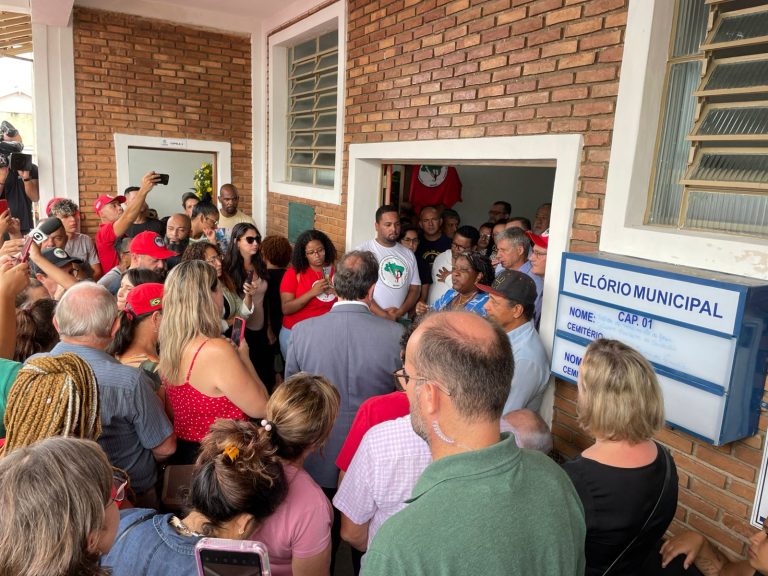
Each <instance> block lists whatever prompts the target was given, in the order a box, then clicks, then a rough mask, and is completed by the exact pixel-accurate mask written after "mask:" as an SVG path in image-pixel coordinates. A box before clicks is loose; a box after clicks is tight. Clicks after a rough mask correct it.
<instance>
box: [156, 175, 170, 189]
mask: <svg viewBox="0 0 768 576" xmlns="http://www.w3.org/2000/svg"><path fill="white" fill-rule="evenodd" d="M158 176H160V182H158V184H162V185H163V186H168V178H170V177H169V176H168V174H158Z"/></svg>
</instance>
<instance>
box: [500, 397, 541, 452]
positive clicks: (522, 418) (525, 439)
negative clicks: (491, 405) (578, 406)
mask: <svg viewBox="0 0 768 576" xmlns="http://www.w3.org/2000/svg"><path fill="white" fill-rule="evenodd" d="M501 429H502V432H507V431H509V432H511V433H512V434H513V435H514V437H515V442H516V443H517V445H518V446H520V448H527V449H528V450H538V451H539V452H544V454H549V453H550V452H551V451H552V433H551V432H550V430H549V426H547V423H546V422H545V421H544V418H542V417H541V416H540V415H539V413H538V412H534V411H533V410H529V409H528V408H521V409H520V410H512V412H509V413H507V414H504V417H503V418H502V419H501Z"/></svg>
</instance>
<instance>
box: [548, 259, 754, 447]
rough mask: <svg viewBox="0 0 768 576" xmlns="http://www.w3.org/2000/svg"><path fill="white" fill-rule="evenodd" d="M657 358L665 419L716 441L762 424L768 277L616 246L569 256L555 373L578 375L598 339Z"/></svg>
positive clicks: (734, 437)
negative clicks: (637, 254)
mask: <svg viewBox="0 0 768 576" xmlns="http://www.w3.org/2000/svg"><path fill="white" fill-rule="evenodd" d="M597 338H611V339H615V340H621V341H622V342H625V343H626V344H628V345H629V346H632V347H633V348H635V349H637V350H638V351H639V352H641V353H642V354H643V355H644V356H645V357H646V358H647V359H648V360H649V361H650V362H651V364H652V365H653V367H654V369H655V370H656V374H657V376H658V378H659V383H660V384H661V387H662V389H663V391H664V405H665V411H666V416H667V421H668V423H669V424H670V425H671V426H673V427H676V428H679V429H682V430H685V431H686V432H688V433H690V434H692V435H694V436H697V437H699V438H701V439H703V440H705V441H707V442H710V443H713V444H716V445H720V444H725V443H728V442H732V441H734V440H738V439H740V438H744V437H746V436H751V435H753V434H754V433H755V432H756V431H757V419H758V416H759V404H760V398H761V396H762V390H763V385H764V382H765V359H766V357H768V285H766V284H765V283H764V282H760V281H757V280H754V279H750V278H743V277H738V276H728V275H725V274H719V273H715V272H708V271H703V270H696V269H691V268H684V267H675V266H670V265H666V264H661V263H657V262H650V261H646V260H640V259H637V258H625V257H619V256H615V255H610V254H603V253H598V254H590V255H587V254H573V253H566V254H564V255H563V266H562V275H561V278H560V294H559V298H558V305H557V320H556V330H555V342H554V346H553V350H552V366H551V368H552V372H553V373H554V374H555V375H556V376H558V377H560V378H563V379H565V380H568V381H570V382H573V383H575V382H576V380H577V379H578V374H579V366H580V365H581V359H582V357H583V354H584V349H585V348H586V346H587V345H588V344H589V342H591V341H592V340H595V339H597Z"/></svg>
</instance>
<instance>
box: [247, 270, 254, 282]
mask: <svg viewBox="0 0 768 576" xmlns="http://www.w3.org/2000/svg"><path fill="white" fill-rule="evenodd" d="M245 283H246V284H252V283H253V270H251V271H250V272H248V274H247V275H246V277H245Z"/></svg>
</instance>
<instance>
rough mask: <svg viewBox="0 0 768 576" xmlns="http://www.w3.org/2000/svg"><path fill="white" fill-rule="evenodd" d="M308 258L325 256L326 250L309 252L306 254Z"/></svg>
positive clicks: (320, 249)
mask: <svg viewBox="0 0 768 576" xmlns="http://www.w3.org/2000/svg"><path fill="white" fill-rule="evenodd" d="M304 254H306V255H307V256H320V255H321V254H325V248H318V249H317V250H307V251H306V252H304Z"/></svg>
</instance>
